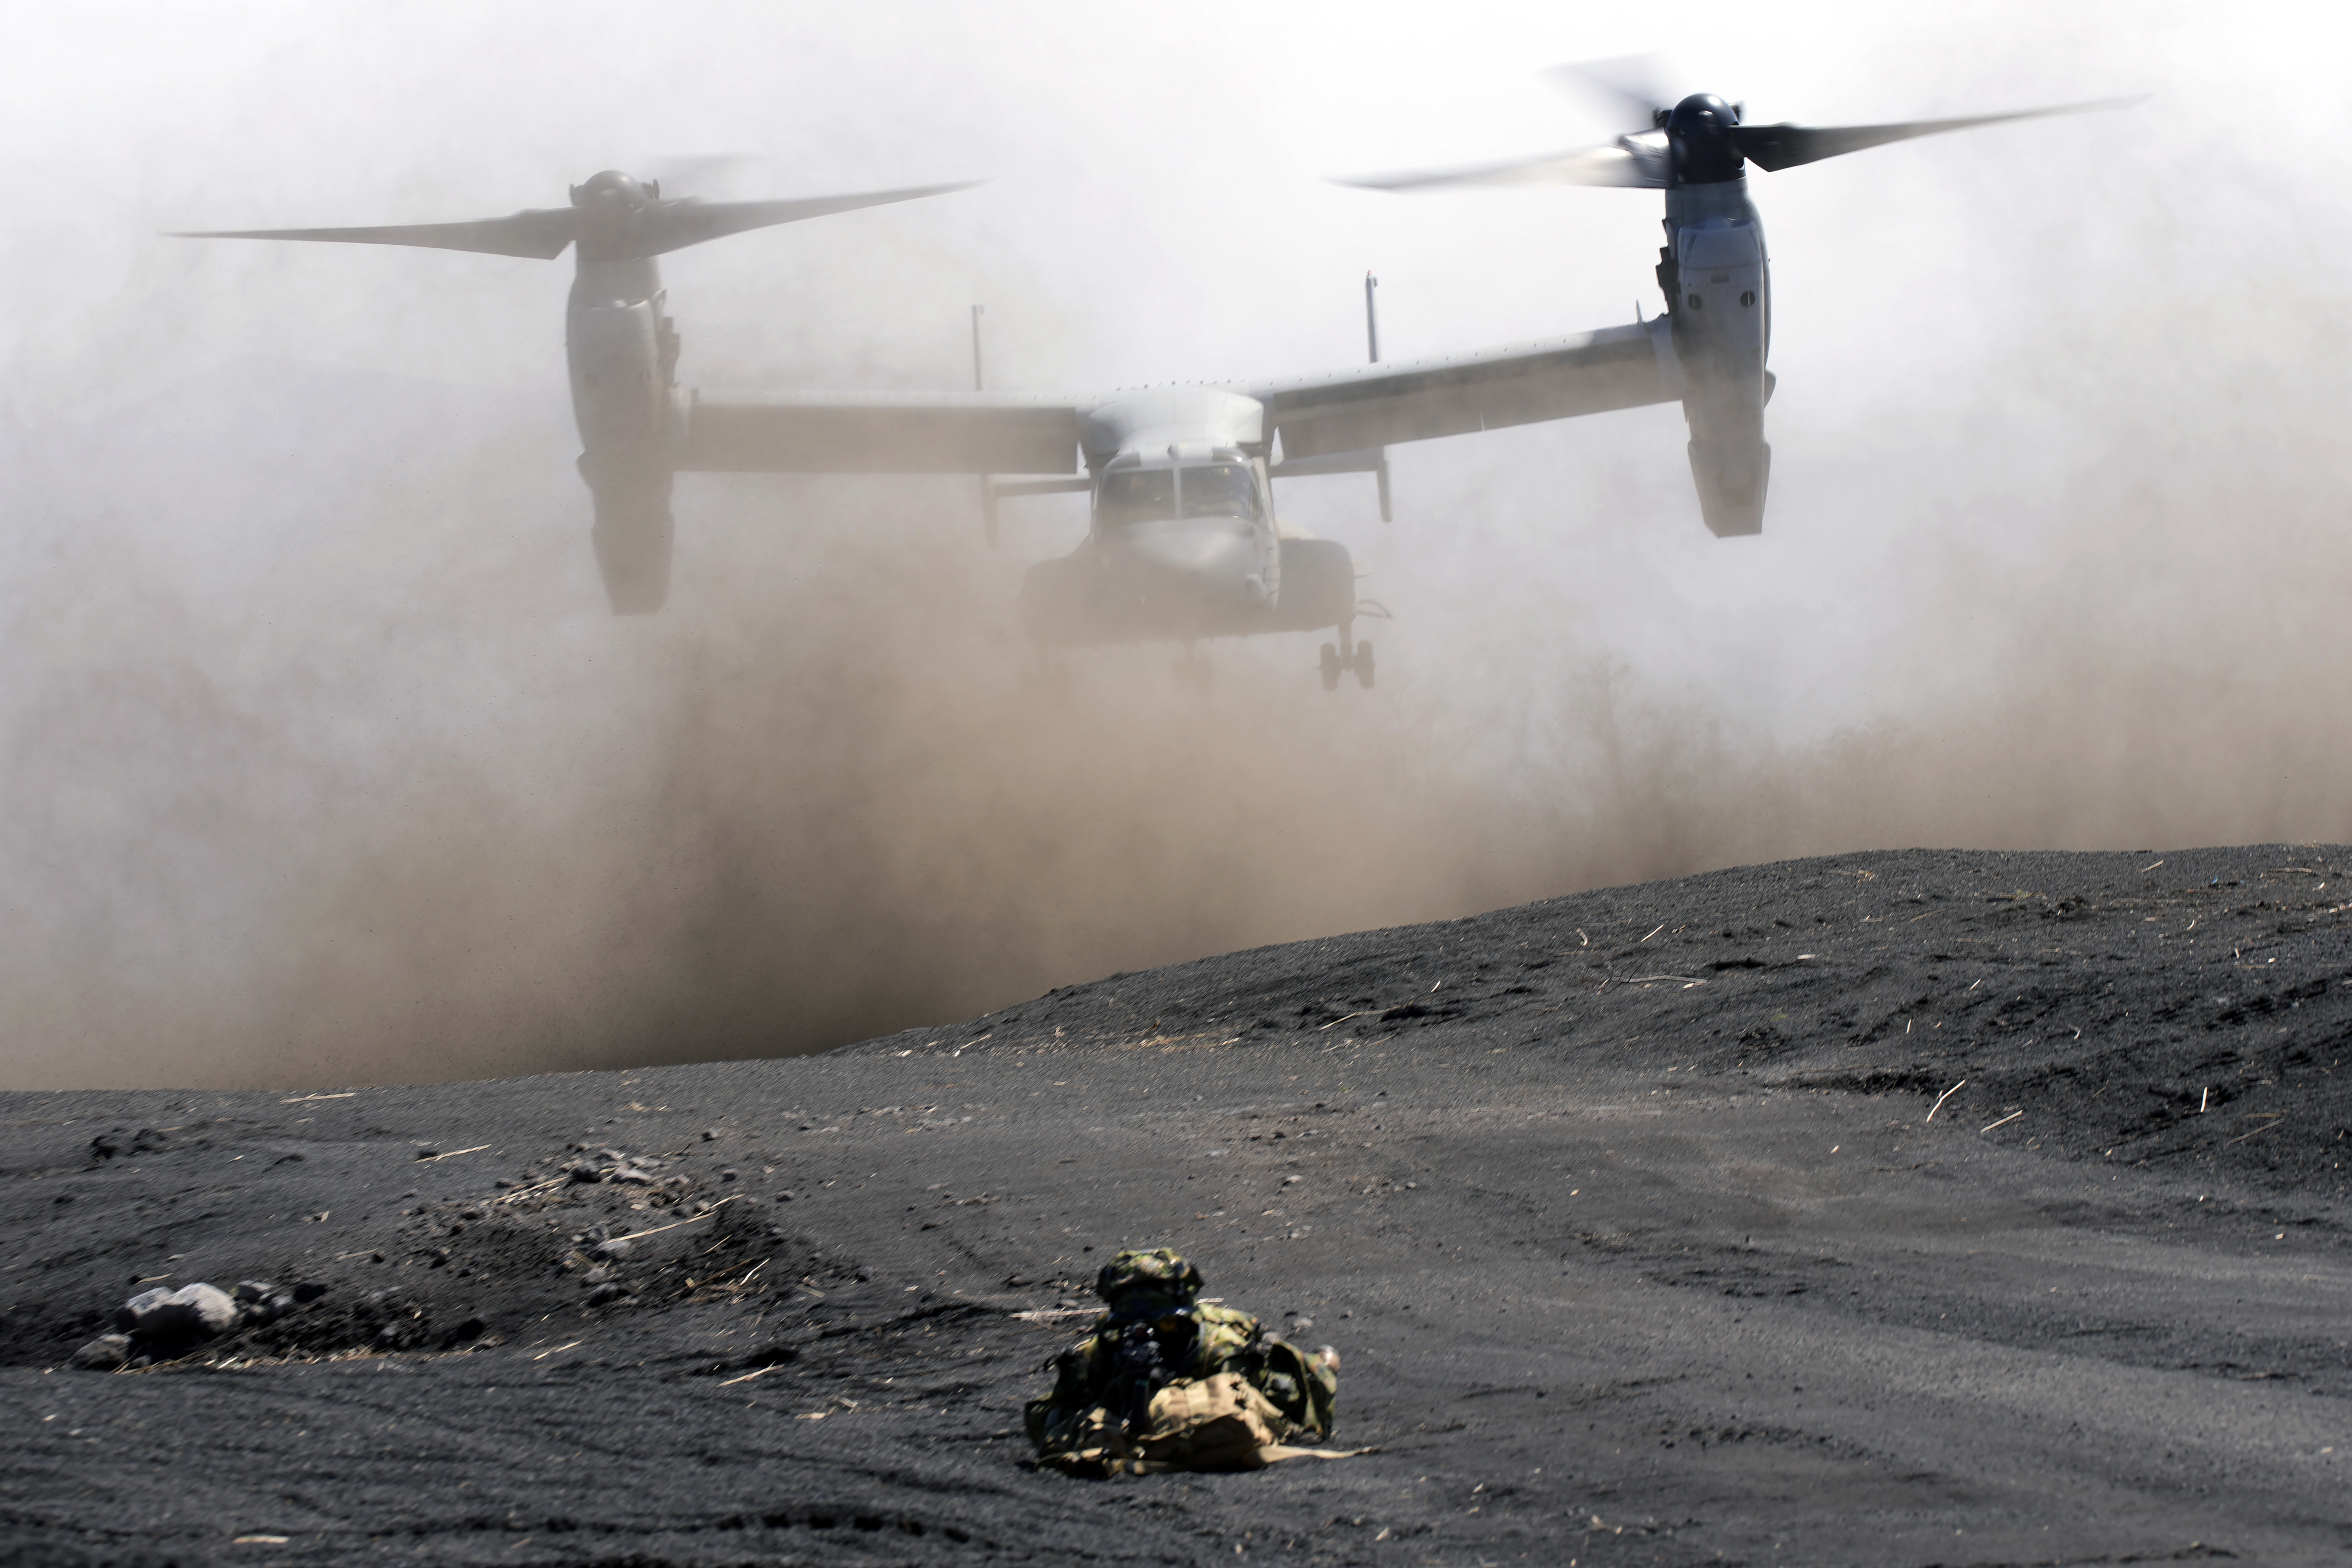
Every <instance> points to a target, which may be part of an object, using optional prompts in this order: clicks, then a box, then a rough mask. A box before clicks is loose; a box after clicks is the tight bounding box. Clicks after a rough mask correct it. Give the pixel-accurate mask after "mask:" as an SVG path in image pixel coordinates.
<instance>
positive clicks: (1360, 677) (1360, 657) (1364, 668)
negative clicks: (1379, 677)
mask: <svg viewBox="0 0 2352 1568" xmlns="http://www.w3.org/2000/svg"><path fill="white" fill-rule="evenodd" d="M1326 679H1328V680H1329V681H1330V682H1331V683H1332V684H1333V685H1337V684H1338V683H1339V678H1338V677H1337V676H1331V677H1327V678H1326ZM1356 684H1357V685H1359V686H1360V687H1362V688H1363V689H1365V690H1367V691H1370V689H1372V645H1371V644H1370V643H1368V642H1360V643H1358V644H1357V645H1356Z"/></svg>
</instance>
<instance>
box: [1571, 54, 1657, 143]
mask: <svg viewBox="0 0 2352 1568" xmlns="http://www.w3.org/2000/svg"><path fill="white" fill-rule="evenodd" d="M1663 64H1664V59H1663V58H1661V57H1660V56H1657V55H1623V56H1621V57H1619V58H1615V59H1607V60H1580V61H1578V62H1577V63H1576V64H1574V65H1565V66H1553V67H1551V68H1549V69H1548V70H1546V71H1545V72H1543V79H1545V80H1546V81H1548V82H1549V83H1551V85H1552V86H1554V87H1556V88H1558V89H1559V90H1560V91H1562V92H1565V93H1567V94H1569V95H1570V96H1571V97H1575V98H1582V99H1587V100H1591V101H1593V102H1595V103H1599V104H1606V105H1607V106H1608V107H1609V108H1610V110H1612V112H1613V115H1614V118H1615V119H1616V120H1617V121H1618V122H1619V123H1620V124H1622V126H1624V128H1625V129H1626V130H1628V131H1652V130H1655V129H1656V128H1657V127H1658V126H1660V125H1662V124H1664V122H1665V118H1666V110H1668V109H1669V108H1671V107H1673V106H1672V104H1670V103H1669V102H1668V101H1667V100H1666V98H1665V96H1664V94H1663V93H1661V92H1660V91H1659V90H1658V89H1657V79H1658V75H1659V68H1660V67H1661V66H1662V65H1663Z"/></svg>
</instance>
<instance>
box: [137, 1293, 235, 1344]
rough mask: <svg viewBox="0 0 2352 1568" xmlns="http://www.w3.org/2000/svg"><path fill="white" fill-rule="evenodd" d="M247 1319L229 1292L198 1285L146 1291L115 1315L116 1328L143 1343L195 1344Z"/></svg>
mask: <svg viewBox="0 0 2352 1568" xmlns="http://www.w3.org/2000/svg"><path fill="white" fill-rule="evenodd" d="M243 1316H244V1314H243V1313H241V1312H239V1311H238V1310H237V1305H236V1301H235V1300H232V1299H231V1298H230V1296H229V1294H228V1293H227V1292H226V1291H225V1290H220V1289H215V1288H214V1287H213V1286H210V1285H205V1284H202V1283H198V1284H194V1285H184V1286H182V1287H181V1288H180V1289H177V1290H145V1291H142V1292H141V1293H140V1294H138V1295H136V1296H133V1297H132V1298H131V1300H128V1301H126V1302H124V1303H123V1304H122V1308H121V1310H120V1311H118V1312H116V1313H115V1314H114V1326H115V1327H116V1328H117V1329H119V1330H121V1331H123V1332H125V1333H131V1334H136V1335H138V1336H139V1338H140V1339H141V1340H142V1342H152V1343H155V1344H161V1345H169V1344H194V1343H198V1342H203V1341H205V1340H209V1339H214V1338H216V1337H218V1336H219V1335H221V1334H225V1333H226V1332H228V1331H229V1330H231V1329H233V1328H236V1326H237V1323H238V1321H240V1320H241V1319H242V1318H243Z"/></svg>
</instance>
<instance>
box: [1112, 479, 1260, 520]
mask: <svg viewBox="0 0 2352 1568" xmlns="http://www.w3.org/2000/svg"><path fill="white" fill-rule="evenodd" d="M1095 515H1096V517H1097V520H1098V521H1099V522H1100V523H1101V525H1102V526H1103V527H1104V528H1126V527H1129V526H1130V525H1132V524H1134V523H1139V522H1158V521H1166V520H1169V519H1172V518H1178V517H1232V518H1240V519H1242V520H1243V521H1248V522H1255V521H1258V500H1257V478H1256V476H1255V474H1253V473H1252V472H1251V471H1250V468H1249V466H1248V465H1247V464H1245V463H1205V464H1198V465H1195V466H1193V467H1191V468H1120V469H1117V470H1114V471H1113V472H1110V473H1108V474H1105V475H1104V476H1103V481H1102V491H1101V494H1100V496H1099V497H1098V498H1097V500H1096V502H1095Z"/></svg>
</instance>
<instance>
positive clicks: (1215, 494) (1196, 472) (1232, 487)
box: [1183, 463, 1258, 522]
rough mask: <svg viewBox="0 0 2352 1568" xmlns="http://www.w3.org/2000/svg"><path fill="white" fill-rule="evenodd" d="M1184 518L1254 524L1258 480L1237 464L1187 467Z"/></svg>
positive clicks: (1185, 470)
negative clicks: (1242, 521) (1240, 519)
mask: <svg viewBox="0 0 2352 1568" xmlns="http://www.w3.org/2000/svg"><path fill="white" fill-rule="evenodd" d="M1183 475H1184V515H1185V516H1186V517H1238V518H1243V519H1245V520H1247V521H1251V522H1255V521H1257V510H1258V509H1257V480H1256V478H1255V476H1254V475H1253V474H1252V473H1251V472H1250V470H1249V469H1248V468H1246V467H1245V466H1244V465H1243V464H1240V463H1214V464H1210V465H1207V466H1205V467H1202V468H1186V469H1184V470H1183Z"/></svg>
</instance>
